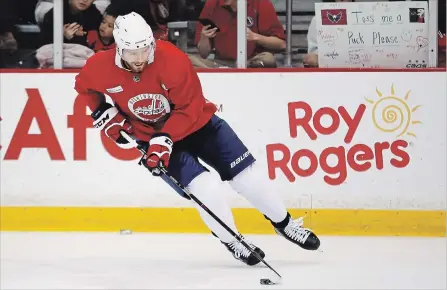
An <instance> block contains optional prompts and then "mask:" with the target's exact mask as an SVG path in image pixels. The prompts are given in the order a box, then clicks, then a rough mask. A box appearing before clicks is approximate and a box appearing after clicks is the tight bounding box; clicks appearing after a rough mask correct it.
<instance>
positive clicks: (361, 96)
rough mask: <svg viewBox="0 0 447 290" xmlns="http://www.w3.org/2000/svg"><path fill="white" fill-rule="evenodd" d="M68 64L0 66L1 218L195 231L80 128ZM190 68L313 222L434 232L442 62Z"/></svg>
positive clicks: (167, 195) (244, 222) (86, 127)
mask: <svg viewBox="0 0 447 290" xmlns="http://www.w3.org/2000/svg"><path fill="white" fill-rule="evenodd" d="M75 75H76V72H73V71H71V72H60V73H48V72H40V73H36V72H22V73H17V72H8V73H7V72H5V71H2V72H1V75H0V77H1V92H0V97H1V113H0V116H1V118H2V120H1V122H0V124H1V143H0V144H1V145H2V148H1V150H0V153H1V175H0V177H1V196H0V197H1V229H2V230H37V231H38V230H58V231H118V230H119V229H132V230H133V231H145V232H207V229H206V228H205V227H204V225H203V223H202V221H201V220H200V219H199V217H198V214H197V212H196V210H195V209H193V208H192V205H191V204H190V203H189V202H188V201H186V200H185V199H182V198H180V197H179V196H178V195H177V194H175V193H174V192H173V191H172V190H171V189H170V188H169V187H168V186H167V185H166V184H164V183H163V182H162V181H161V180H160V179H157V178H153V177H152V176H150V175H149V174H148V172H147V171H146V170H145V169H144V168H143V167H140V166H138V165H137V164H136V163H137V161H138V156H139V153H138V152H137V151H136V150H124V149H120V148H118V147H117V146H116V145H114V144H113V142H111V141H110V140H108V139H107V138H105V137H104V136H100V134H98V132H97V131H95V130H94V129H93V128H91V118H90V116H89V113H90V112H89V111H88V110H86V107H85V104H83V103H81V101H80V100H79V99H77V98H76V97H77V94H76V92H75V91H74V90H73V85H74V76H75ZM200 78H201V81H202V85H203V91H204V94H205V96H206V97H207V99H209V100H210V101H212V102H213V103H215V104H216V106H217V107H218V109H219V112H218V115H219V116H221V117H222V118H224V119H225V120H226V121H227V122H228V123H229V124H230V125H231V126H232V127H233V128H234V130H235V131H236V132H237V134H238V135H239V136H240V137H241V139H242V140H243V141H244V143H246V145H247V147H248V148H249V149H250V151H251V153H252V154H253V155H254V156H255V157H256V159H257V163H256V167H255V169H254V170H256V171H257V173H258V175H259V180H262V181H264V182H265V183H266V185H268V186H269V187H270V189H271V191H273V192H275V194H278V195H279V196H280V197H281V198H282V199H283V200H284V203H285V205H286V207H287V208H289V209H290V210H291V212H292V213H293V215H294V216H295V217H298V216H302V215H307V218H306V225H307V226H309V227H312V228H313V229H314V230H315V231H316V232H319V233H322V234H334V235H344V234H346V235H409V236H418V235H420V236H443V235H445V231H446V230H445V229H446V223H445V220H446V217H445V208H446V187H445V185H446V175H447V172H446V156H445V153H446V148H445V144H446V133H445V132H446V130H447V128H446V123H447V122H446V116H447V112H446V111H447V110H446V99H447V98H446V86H445V81H446V72H445V71H440V70H424V71H418V72H409V71H373V70H369V71H364V72H358V71H343V72H337V71H333V70H323V71H312V72H310V71H307V70H306V71H292V70H290V71H288V70H285V71H279V72H271V71H263V72H259V73H254V72H251V71H238V72H235V71H231V72H230V73H221V72H216V71H213V72H212V73H200ZM117 85H119V84H117ZM123 173H125V175H124V178H123ZM212 174H215V173H212ZM215 175H216V178H218V176H217V174H215ZM219 194H225V195H227V197H228V201H229V203H230V205H231V206H232V207H233V208H234V213H235V217H236V223H237V224H238V225H239V227H240V229H241V232H245V233H273V231H272V228H271V226H270V224H269V223H268V222H267V221H265V220H264V218H263V216H262V215H261V214H260V213H259V212H258V211H256V210H255V209H253V208H252V207H251V205H250V204H249V203H248V202H247V201H246V200H244V199H243V198H242V197H240V196H238V195H237V194H235V193H233V192H231V188H230V187H229V186H228V185H227V184H222V192H221V193H219Z"/></svg>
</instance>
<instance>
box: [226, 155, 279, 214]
mask: <svg viewBox="0 0 447 290" xmlns="http://www.w3.org/2000/svg"><path fill="white" fill-rule="evenodd" d="M261 174H262V172H261V171H258V170H257V168H256V167H255V166H254V164H252V165H250V166H249V167H247V168H246V169H245V170H243V171H242V172H241V173H239V174H238V175H237V176H235V177H234V178H233V179H232V180H230V182H229V183H230V185H231V187H232V188H233V189H234V190H235V191H236V192H237V193H239V194H240V195H242V196H244V197H245V198H246V199H247V200H248V201H249V202H250V203H251V204H252V205H253V206H255V207H256V208H257V209H258V210H260V211H261V212H262V213H263V214H264V215H265V216H266V217H268V219H269V220H271V221H273V222H281V221H283V220H284V218H285V217H286V215H287V209H286V207H285V206H284V204H283V203H282V200H281V199H280V197H279V195H278V194H277V193H276V192H273V190H272V189H271V188H269V187H270V186H269V184H268V181H267V180H266V179H263V178H260V177H261Z"/></svg>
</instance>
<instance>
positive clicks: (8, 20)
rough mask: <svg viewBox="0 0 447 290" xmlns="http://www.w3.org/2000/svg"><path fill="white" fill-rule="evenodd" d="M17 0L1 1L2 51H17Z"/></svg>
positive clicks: (0, 35)
mask: <svg viewBox="0 0 447 290" xmlns="http://www.w3.org/2000/svg"><path fill="white" fill-rule="evenodd" d="M16 8H17V0H1V1H0V50H5V51H14V50H17V41H16V39H15V37H14V34H13V32H14V25H15V24H16V21H17V11H16Z"/></svg>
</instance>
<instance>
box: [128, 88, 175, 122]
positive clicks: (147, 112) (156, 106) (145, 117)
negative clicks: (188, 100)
mask: <svg viewBox="0 0 447 290" xmlns="http://www.w3.org/2000/svg"><path fill="white" fill-rule="evenodd" d="M127 105H128V107H129V110H130V111H131V112H132V113H133V114H134V115H135V116H136V117H137V118H138V119H140V120H142V121H145V122H150V123H155V122H157V121H158V120H159V119H160V118H162V117H164V116H165V115H166V114H168V113H170V112H171V107H170V105H169V101H168V99H167V98H166V97H165V96H164V95H162V94H140V95H137V96H135V97H133V98H131V99H130V100H129V101H128V102H127Z"/></svg>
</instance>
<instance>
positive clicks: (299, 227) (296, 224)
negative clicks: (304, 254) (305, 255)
mask: <svg viewBox="0 0 447 290" xmlns="http://www.w3.org/2000/svg"><path fill="white" fill-rule="evenodd" d="M272 224H273V226H274V227H275V232H276V233H277V234H278V235H280V236H283V237H284V238H286V239H287V240H289V241H291V242H292V243H294V244H297V245H298V246H300V247H301V248H303V249H305V250H310V251H315V250H317V249H318V248H319V247H320V240H319V239H318V237H317V236H316V235H315V234H314V233H313V232H312V231H311V230H309V229H306V228H304V227H303V224H304V222H303V218H302V217H301V218H299V219H296V220H292V217H291V216H290V214H287V217H286V219H285V220H284V221H282V222H280V223H272Z"/></svg>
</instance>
